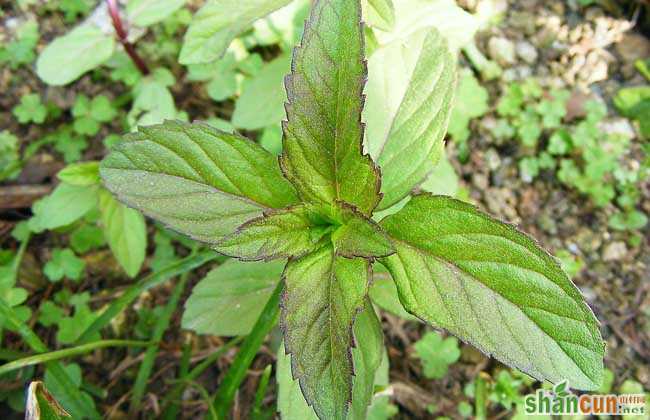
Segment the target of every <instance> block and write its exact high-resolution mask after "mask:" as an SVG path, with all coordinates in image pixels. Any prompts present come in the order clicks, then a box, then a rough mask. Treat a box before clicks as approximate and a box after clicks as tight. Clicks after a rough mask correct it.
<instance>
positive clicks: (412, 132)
mask: <svg viewBox="0 0 650 420" xmlns="http://www.w3.org/2000/svg"><path fill="white" fill-rule="evenodd" d="M368 71H369V74H370V76H369V79H368V86H367V88H366V92H367V95H368V98H367V105H366V108H365V110H364V119H365V121H366V123H367V127H368V129H367V132H366V139H365V141H366V143H365V146H366V150H368V152H369V153H370V155H371V156H372V158H373V159H374V160H375V162H377V164H378V165H379V167H380V168H381V173H382V185H381V191H382V193H383V195H384V196H383V199H382V201H381V203H380V204H379V209H385V208H388V207H390V206H391V205H393V204H395V203H397V202H398V201H399V200H401V199H402V198H404V197H405V196H406V195H407V194H408V193H409V192H411V190H412V189H413V188H414V187H416V186H417V185H418V184H419V183H421V182H422V181H424V179H425V178H426V177H427V175H428V174H429V173H430V172H431V171H432V170H433V168H434V167H435V165H436V161H437V159H438V158H439V157H440V154H441V151H442V148H443V139H444V136H445V132H446V130H447V124H448V122H449V116H450V113H451V109H452V102H453V97H454V89H455V83H456V58H455V56H454V55H453V54H452V53H451V52H450V51H449V48H448V47H447V42H446V41H445V39H444V38H443V37H442V36H441V35H440V33H438V31H437V30H435V29H433V28H431V29H428V30H425V31H419V32H416V33H414V34H412V35H411V36H409V37H408V38H405V39H398V40H395V41H393V42H392V43H390V44H388V45H386V46H384V47H382V48H380V49H378V50H377V51H375V53H374V54H373V55H372V56H371V57H370V59H369V60H368Z"/></svg>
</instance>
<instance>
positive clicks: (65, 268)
mask: <svg viewBox="0 0 650 420" xmlns="http://www.w3.org/2000/svg"><path fill="white" fill-rule="evenodd" d="M85 268H86V263H85V261H84V260H82V259H81V258H78V257H77V256H76V255H74V252H72V251H71V250H70V249H68V248H65V249H61V248H56V249H54V250H53V251H52V259H51V260H50V261H48V262H47V263H46V264H45V266H44V267H43V273H44V274H45V275H46V276H47V278H48V279H50V281H53V282H57V281H60V280H61V279H62V278H63V277H67V278H69V279H70V280H76V281H78V280H79V279H80V278H81V275H82V274H83V271H84V269H85Z"/></svg>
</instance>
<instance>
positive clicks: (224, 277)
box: [182, 260, 285, 336]
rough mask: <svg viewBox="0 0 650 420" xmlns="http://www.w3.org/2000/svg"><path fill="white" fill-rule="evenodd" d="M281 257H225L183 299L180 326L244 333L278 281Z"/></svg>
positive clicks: (218, 332)
mask: <svg viewBox="0 0 650 420" xmlns="http://www.w3.org/2000/svg"><path fill="white" fill-rule="evenodd" d="M284 265H285V263H284V261H273V262H253V263H245V262H241V261H237V260H228V261H226V262H225V263H223V264H222V265H220V266H218V267H216V268H214V269H213V270H212V271H210V272H209V273H208V274H207V275H206V276H205V277H204V278H203V279H202V280H201V281H200V282H199V283H198V284H197V285H196V286H194V288H193V289H192V294H191V295H190V297H189V298H188V299H187V302H185V311H184V312H183V319H182V326H183V328H186V329H189V330H193V331H196V332H197V333H199V334H210V335H217V336H233V335H245V334H248V333H249V332H250V331H251V328H253V325H254V324H255V321H256V320H257V317H258V316H259V315H260V313H261V312H262V309H263V308H264V305H265V304H266V302H267V301H268V300H269V297H270V296H271V293H272V292H273V289H274V288H275V286H276V285H277V284H278V282H279V281H280V277H281V276H282V270H283V268H284Z"/></svg>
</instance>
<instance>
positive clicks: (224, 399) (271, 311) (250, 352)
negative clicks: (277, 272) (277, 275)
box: [213, 282, 282, 419]
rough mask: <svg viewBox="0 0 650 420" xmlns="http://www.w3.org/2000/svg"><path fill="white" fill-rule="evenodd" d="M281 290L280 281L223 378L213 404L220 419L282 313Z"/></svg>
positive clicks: (225, 414) (226, 413)
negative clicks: (280, 306)
mask: <svg viewBox="0 0 650 420" xmlns="http://www.w3.org/2000/svg"><path fill="white" fill-rule="evenodd" d="M281 290H282V282H278V285H277V286H276V288H275V290H274V291H273V294H272V295H271V298H270V299H269V301H268V302H267V303H266V306H264V309H263V310H262V313H261V314H260V316H259V318H257V322H255V326H254V327H253V330H252V331H251V333H250V334H249V335H248V336H247V337H246V339H245V340H244V343H243V344H242V346H241V347H240V349H239V353H237V356H235V360H234V361H233V362H232V365H231V366H230V368H229V369H228V372H226V376H225V377H224V378H223V381H222V382H221V385H220V386H219V389H218V390H217V392H216V394H215V396H214V402H213V406H214V409H215V411H216V412H217V414H218V415H219V418H220V419H226V418H227V417H228V412H229V411H230V406H231V405H232V400H233V398H234V396H235V393H236V392H237V390H238V389H239V385H241V383H242V381H243V380H244V378H245V377H246V372H247V371H248V367H249V366H250V364H251V363H252V362H253V359H254V358H255V355H256V354H257V351H258V350H259V348H260V347H261V346H262V343H263V342H264V338H265V337H266V335H267V334H268V333H269V331H271V329H272V328H273V326H275V323H276V322H277V320H278V316H279V315H280V308H279V303H280V291H281Z"/></svg>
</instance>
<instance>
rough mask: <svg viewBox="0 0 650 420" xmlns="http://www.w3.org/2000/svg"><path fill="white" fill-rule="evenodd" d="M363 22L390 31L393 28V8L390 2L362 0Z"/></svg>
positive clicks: (384, 0) (386, 0)
mask: <svg viewBox="0 0 650 420" xmlns="http://www.w3.org/2000/svg"><path fill="white" fill-rule="evenodd" d="M363 10H364V13H363V15H364V21H366V22H367V23H368V25H370V26H372V27H375V28H377V29H381V30H382V31H390V30H391V29H392V28H393V26H395V7H394V6H393V2H392V0H364V2H363Z"/></svg>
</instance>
